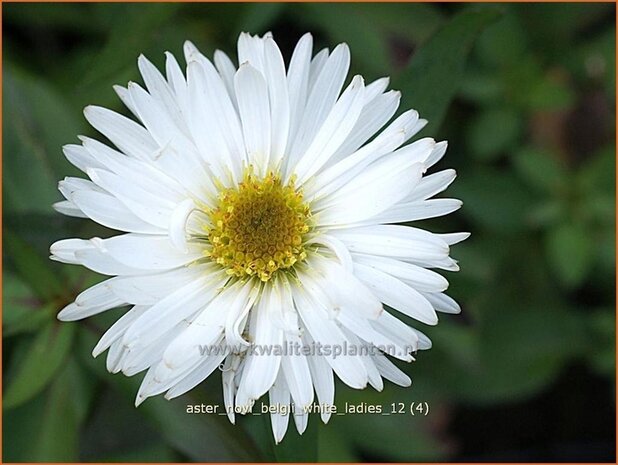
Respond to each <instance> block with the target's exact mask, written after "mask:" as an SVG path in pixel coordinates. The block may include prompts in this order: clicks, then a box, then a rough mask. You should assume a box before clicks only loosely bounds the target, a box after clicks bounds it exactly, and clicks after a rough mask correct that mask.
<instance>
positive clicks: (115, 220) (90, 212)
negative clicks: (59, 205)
mask: <svg viewBox="0 0 618 465" xmlns="http://www.w3.org/2000/svg"><path fill="white" fill-rule="evenodd" d="M71 201H72V202H73V203H74V204H75V205H76V207H77V208H79V209H80V211H82V212H83V213H84V214H85V216H86V217H87V218H90V219H92V220H94V221H96V222H97V223H99V224H102V225H103V226H107V227H108V228H112V229H116V230H119V231H126V232H134V233H142V234H164V233H165V230H164V229H162V228H160V227H158V226H155V225H153V224H150V223H147V222H146V221H144V220H142V219H141V218H138V217H137V216H136V215H135V214H134V213H133V212H132V211H131V210H129V209H128V208H127V207H126V206H125V205H124V204H123V203H122V202H120V201H119V200H118V199H117V198H115V197H114V196H112V195H108V194H104V193H102V192H95V191H89V190H79V191H75V192H74V193H73V195H72V196H71Z"/></svg>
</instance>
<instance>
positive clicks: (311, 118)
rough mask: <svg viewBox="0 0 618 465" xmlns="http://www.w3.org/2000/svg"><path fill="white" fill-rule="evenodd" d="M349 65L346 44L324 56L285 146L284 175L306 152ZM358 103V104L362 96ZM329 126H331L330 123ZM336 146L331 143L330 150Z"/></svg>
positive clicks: (325, 116)
mask: <svg viewBox="0 0 618 465" xmlns="http://www.w3.org/2000/svg"><path fill="white" fill-rule="evenodd" d="M349 67H350V50H349V49H348V46H347V45H346V44H340V45H338V46H337V47H336V48H335V50H333V53H331V55H330V56H329V57H328V60H327V61H326V64H325V65H324V67H323V68H322V71H321V72H320V74H319V76H318V77H317V79H316V83H315V85H314V86H313V88H312V90H311V93H310V94H309V97H308V98H307V103H306V105H305V106H304V107H303V108H302V109H301V111H302V112H303V114H302V117H301V120H300V121H301V122H300V125H299V126H298V131H297V132H296V133H295V134H294V139H293V143H292V145H291V146H288V150H287V151H288V155H289V157H290V159H289V164H288V173H287V175H288V176H289V175H291V174H292V173H291V170H292V169H293V168H294V167H295V165H296V164H297V163H298V161H299V160H300V158H301V157H302V156H303V155H304V154H305V153H306V152H307V150H308V148H309V146H310V145H311V143H312V142H313V141H314V139H315V138H316V136H317V134H318V132H319V130H320V128H322V127H323V126H324V123H325V121H326V119H327V117H328V115H329V114H331V113H332V110H333V107H334V105H335V102H336V101H337V97H338V96H339V92H341V88H342V86H343V82H344V81H345V78H346V75H347V74H348V69H349ZM360 105H362V100H361V102H360ZM354 119H355V120H356V118H354ZM330 129H331V130H333V128H332V127H330ZM346 135H347V131H346ZM337 148H338V147H335V148H334V150H336V149H337Z"/></svg>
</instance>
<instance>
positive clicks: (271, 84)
mask: <svg viewBox="0 0 618 465" xmlns="http://www.w3.org/2000/svg"><path fill="white" fill-rule="evenodd" d="M264 73H265V77H266V82H267V83H268V90H269V95H270V120H271V125H270V128H271V153H270V155H271V159H270V163H271V165H272V167H273V168H277V169H278V168H280V166H281V160H282V159H283V157H284V156H285V148H286V146H287V143H288V133H289V129H290V99H289V95H288V85H287V80H286V74H285V63H284V62H283V57H282V56H281V51H280V50H279V47H278V46H277V44H276V43H275V41H274V40H273V39H270V38H269V39H266V40H265V41H264Z"/></svg>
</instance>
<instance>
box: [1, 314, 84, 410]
mask: <svg viewBox="0 0 618 465" xmlns="http://www.w3.org/2000/svg"><path fill="white" fill-rule="evenodd" d="M74 330H75V326H74V325H72V324H58V323H56V322H51V323H49V324H48V325H47V326H46V327H45V329H43V330H42V331H41V332H40V333H39V334H38V335H37V336H36V337H35V339H34V341H33V343H32V345H31V346H30V348H29V350H28V353H27V354H26V356H25V359H24V360H23V361H22V362H21V364H20V366H19V367H18V368H17V370H16V374H15V376H14V378H13V379H9V380H7V381H8V386H7V388H6V391H5V393H4V408H7V409H9V408H14V407H17V406H18V405H20V404H23V403H24V402H26V401H28V400H29V399H31V398H32V397H34V396H35V395H36V394H38V393H39V392H40V391H41V390H42V389H44V388H45V387H46V386H47V385H48V384H49V383H50V382H51V381H52V380H53V378H54V375H55V374H56V373H57V371H58V369H59V368H60V367H61V366H62V364H63V362H64V360H65V359H66V357H67V355H68V353H69V350H70V348H71V342H72V341H73V335H74V332H75V331H74Z"/></svg>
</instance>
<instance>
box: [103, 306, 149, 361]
mask: <svg viewBox="0 0 618 465" xmlns="http://www.w3.org/2000/svg"><path fill="white" fill-rule="evenodd" d="M147 309H148V306H147V305H135V306H134V307H133V308H131V310H129V311H127V312H126V313H125V314H124V315H122V316H121V317H120V318H119V319H118V320H117V321H116V322H115V323H114V324H113V325H112V326H110V327H109V329H108V330H107V331H105V333H104V334H103V336H101V339H99V342H97V345H96V346H94V349H92V356H93V357H98V356H99V355H100V354H101V353H103V352H104V351H105V350H107V349H108V348H109V347H110V346H111V345H112V344H113V343H114V342H116V341H117V340H118V339H119V338H121V337H122V335H123V334H124V332H125V331H126V330H127V328H128V327H129V326H131V325H132V324H133V322H134V321H135V320H136V319H137V318H138V317H139V316H140V315H141V314H142V313H144V312H145V311H146V310H147Z"/></svg>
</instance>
